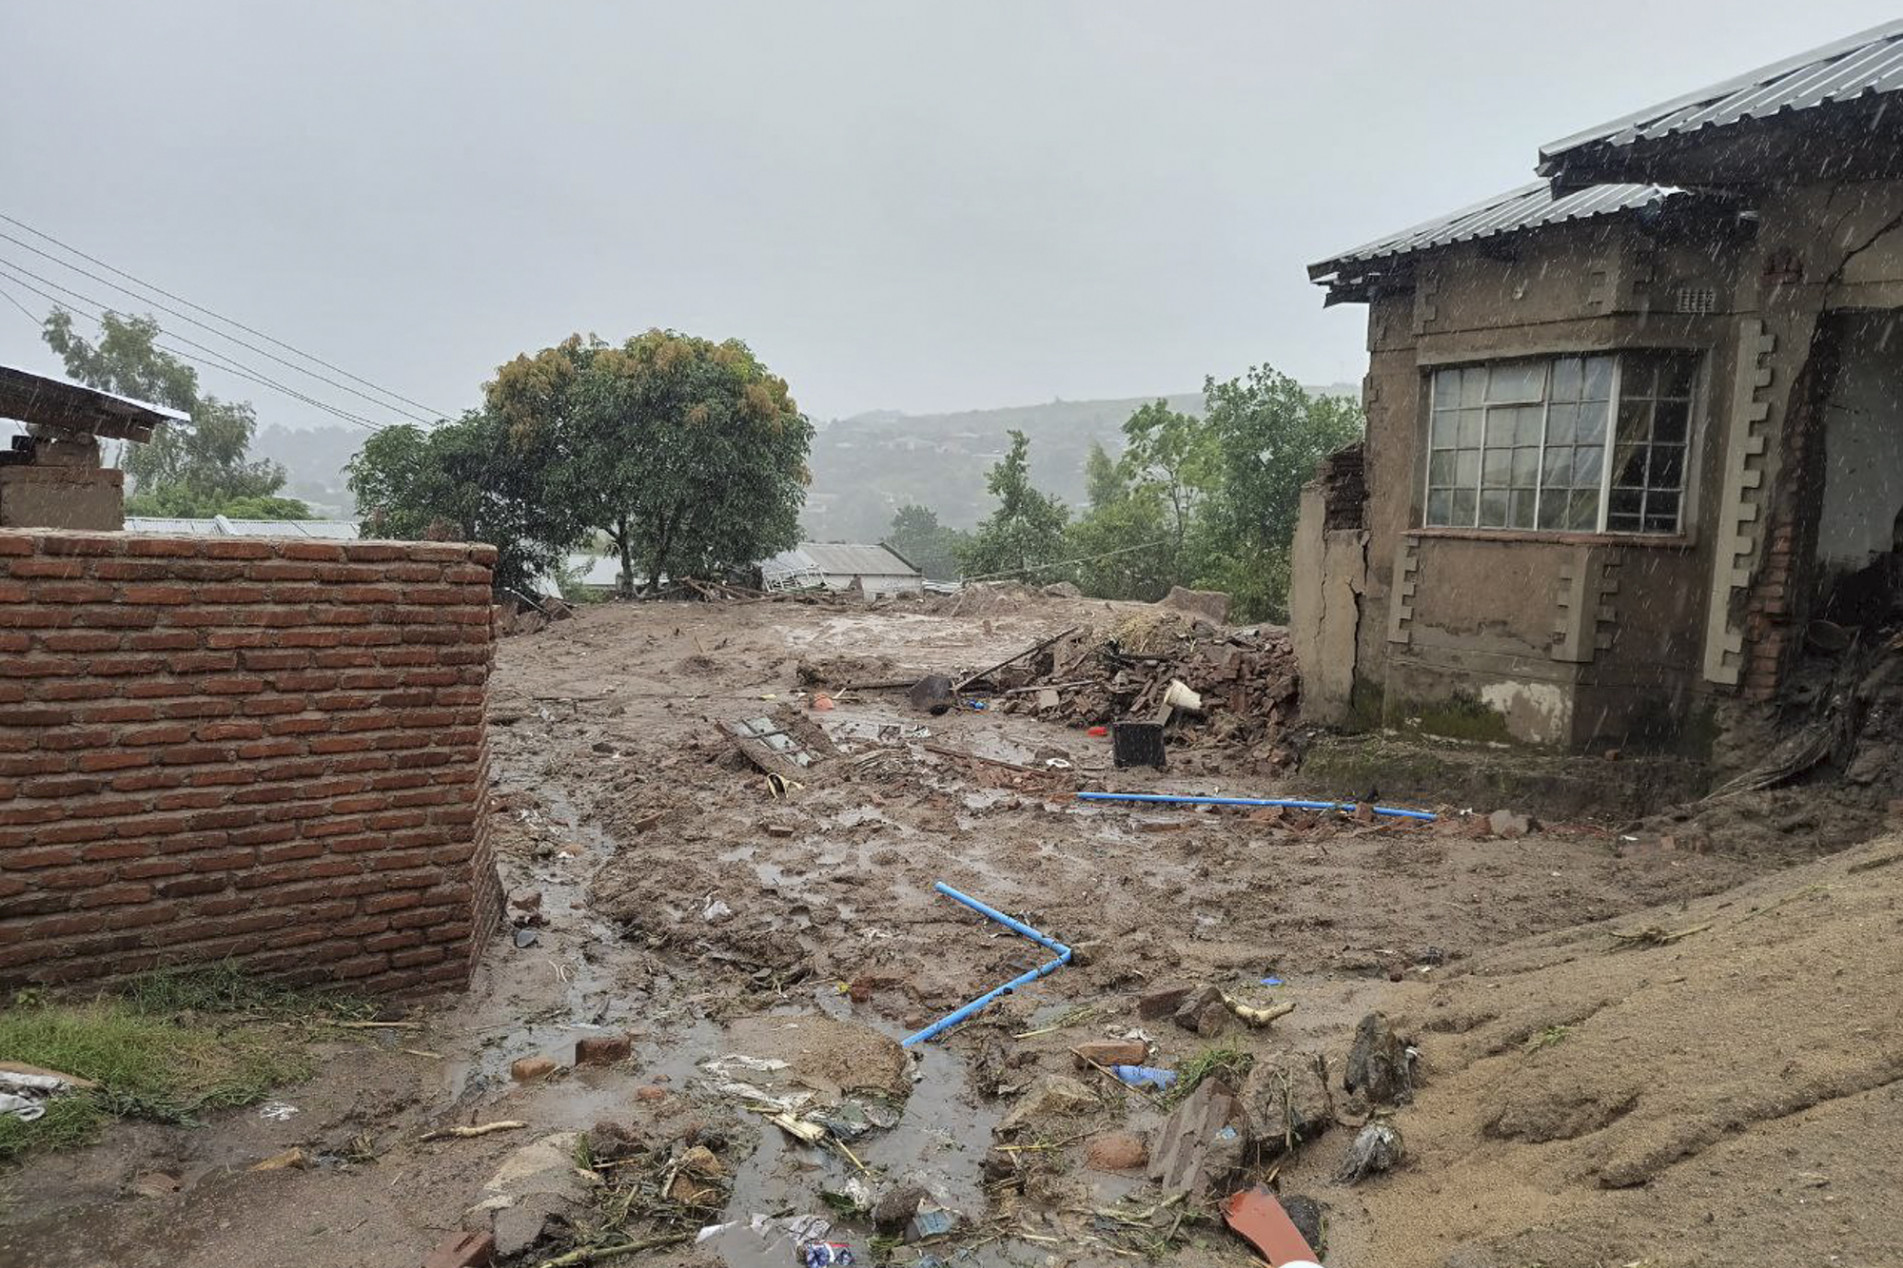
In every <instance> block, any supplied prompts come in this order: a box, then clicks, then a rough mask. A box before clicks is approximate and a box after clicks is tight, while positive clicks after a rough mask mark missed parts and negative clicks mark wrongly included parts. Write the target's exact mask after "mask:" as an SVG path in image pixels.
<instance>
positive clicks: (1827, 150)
mask: <svg viewBox="0 0 1903 1268" xmlns="http://www.w3.org/2000/svg"><path fill="white" fill-rule="evenodd" d="M1899 91H1903V22H1892V23H1889V24H1887V25H1885V26H1882V27H1878V28H1875V29H1873V30H1870V31H1866V32H1863V33H1862V34H1859V35H1856V36H1852V37H1850V38H1848V39H1845V40H1841V41H1838V42H1836V43H1834V44H1831V45H1827V46H1825V47H1823V48H1819V49H1815V50H1812V51H1810V52H1807V53H1802V54H1799V55H1797V56H1795V57H1791V58H1788V59H1786V60H1784V61H1781V62H1778V63H1776V64H1774V65H1771V66H1766V67H1763V68H1761V69H1759V70H1755V71H1751V72H1749V73H1748V74H1745V75H1741V76H1739V77H1738V78H1736V79H1732V80H1728V81H1726V82H1724V83H1720V84H1714V85H1712V86H1711V87H1709V88H1705V89H1701V90H1699V91H1697V92H1693V93H1689V94H1686V95H1685V96H1682V97H1677V98H1673V99H1671V100H1668V101H1664V102H1662V103H1660V104H1659V105H1656V106H1652V107H1649V108H1647V109H1644V110H1641V111H1638V112H1637V113H1635V114H1632V115H1629V116H1627V117H1625V118H1621V119H1616V120H1613V121H1611V122H1609V123H1606V124H1604V125H1602V126H1600V127H1596V128H1593V129H1590V130H1588V131H1585V132H1582V133H1579V134H1578V135H1575V136H1572V137H1568V138H1566V139H1564V140H1562V141H1558V142H1555V143H1554V144H1552V145H1549V146H1547V147H1546V148H1545V149H1544V150H1543V151H1542V152H1541V153H1540V156H1539V164H1538V168H1537V172H1538V175H1539V176H1540V177H1541V179H1540V180H1539V181H1537V182H1536V183H1533V184H1530V185H1526V186H1524V187H1522V188H1519V189H1515V190H1512V191H1510V192H1508V193H1506V194H1503V195H1500V196H1498V197H1496V198H1492V199H1489V200H1487V201H1486V202H1483V203H1480V204H1477V205H1475V206H1472V207H1469V208H1466V209H1464V210H1462V211H1458V212H1455V213H1453V214H1450V215H1447V216H1443V217H1441V218H1439V219H1436V220H1431V221H1428V222H1427V223H1424V224H1419V225H1416V226H1414V227H1412V228H1410V229H1407V230H1404V231H1403V232H1400V233H1396V234H1392V235H1390V236H1388V237H1384V238H1381V239H1379V240H1377V241H1374V242H1370V243H1366V244H1364V245H1362V246H1359V247H1356V248H1354V249H1352V250H1349V251H1345V252H1342V253H1340V254H1339V255H1336V256H1335V257H1333V258H1331V259H1328V260H1324V261H1321V262H1320V263H1318V264H1316V265H1314V266H1313V267H1312V268H1311V269H1310V275H1311V277H1312V278H1313V280H1315V281H1316V282H1317V283H1319V284H1320V285H1322V286H1323V287H1325V288H1326V289H1327V294H1328V302H1329V303H1331V304H1335V303H1344V302H1346V303H1358V304H1365V305H1366V306H1367V314H1368V341H1367V342H1368V348H1369V349H1370V362H1369V367H1368V376H1367V379H1366V384H1365V388H1364V393H1363V396H1364V402H1365V406H1366V411H1367V419H1368V430H1367V440H1366V449H1365V454H1364V453H1358V452H1349V453H1344V454H1341V455H1337V456H1336V458H1335V459H1334V460H1331V462H1330V463H1328V464H1327V465H1326V467H1325V469H1324V472H1323V473H1322V478H1321V479H1320V480H1318V481H1317V482H1316V483H1315V484H1314V485H1311V486H1310V488H1309V490H1308V491H1307V492H1306V493H1305V495H1304V502H1303V507H1302V516H1301V524H1300V527H1299V528H1298V530H1297V534H1296V541H1295V547H1294V577H1295V580H1294V592H1293V594H1292V597H1291V608H1292V609H1293V616H1294V620H1293V634H1294V637H1295V642H1296V650H1297V655H1298V657H1299V658H1300V659H1301V661H1302V696H1303V706H1304V711H1305V712H1307V713H1309V714H1310V715H1311V716H1313V717H1315V718H1316V720H1319V721H1340V722H1354V723H1359V724H1364V725H1365V724H1376V725H1379V724H1386V725H1390V726H1403V725H1404V726H1411V727H1418V728H1420V729H1422V730H1426V731H1432V732H1439V733H1442V734H1452V735H1466V736H1473V737H1478V738H1487V739H1499V740H1508V739H1511V740H1519V741H1524V742H1533V743H1539V744H1546V745H1552V746H1555V747H1560V748H1570V749H1590V748H1601V747H1603V748H1621V747H1626V746H1628V745H1630V744H1634V743H1641V742H1643V743H1649V744H1651V745H1655V746H1658V747H1662V748H1675V749H1678V750H1680V751H1682V752H1686V753H1688V754H1690V755H1693V756H1704V755H1706V754H1707V753H1708V752H1710V751H1712V745H1713V737H1714V736H1720V735H1723V734H1724V733H1725V732H1726V730H1727V729H1728V728H1729V727H1730V726H1731V725H1732V724H1733V723H1734V722H1739V721H1745V720H1748V719H1749V718H1750V717H1751V716H1753V715H1754V712H1755V711H1756V710H1759V709H1761V708H1762V705H1763V702H1767V701H1771V700H1772V699H1773V698H1774V697H1777V696H1778V695H1779V694H1780V693H1782V692H1783V691H1784V689H1785V688H1786V687H1787V686H1789V685H1790V684H1791V683H1792V682H1793V680H1794V674H1793V671H1794V669H1795V668H1796V666H1797V663H1798V661H1799V660H1800V659H1801V658H1802V656H1803V655H1804V653H1805V648H1806V642H1807V637H1809V636H1811V635H1812V634H1813V632H1814V631H1813V627H1812V625H1811V623H1812V621H1813V620H1816V619H1818V618H1822V619H1824V620H1827V621H1829V622H1832V623H1834V625H1835V627H1836V628H1838V629H1839V630H1841V627H1844V626H1877V627H1888V626H1892V625H1894V624H1895V623H1896V622H1897V620H1898V619H1899V616H1903V353H1899V348H1903V97H1899V95H1898V94H1899ZM1824 635H1825V636H1828V637H1838V635H1832V634H1831V633H1830V631H1829V630H1826V631H1824Z"/></svg>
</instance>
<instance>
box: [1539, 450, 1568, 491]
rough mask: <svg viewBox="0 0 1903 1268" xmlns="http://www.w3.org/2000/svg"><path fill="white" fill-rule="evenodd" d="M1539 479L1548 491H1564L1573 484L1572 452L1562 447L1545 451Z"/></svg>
mask: <svg viewBox="0 0 1903 1268" xmlns="http://www.w3.org/2000/svg"><path fill="white" fill-rule="evenodd" d="M1541 479H1542V481H1543V482H1544V483H1545V485H1546V487H1547V488H1549V489H1565V488H1570V487H1572V483H1573V451H1572V450H1571V449H1568V448H1567V447H1565V446H1564V445H1561V446H1559V447H1557V448H1549V449H1548V450H1547V451H1546V465H1545V468H1544V470H1543V471H1542V472H1541Z"/></svg>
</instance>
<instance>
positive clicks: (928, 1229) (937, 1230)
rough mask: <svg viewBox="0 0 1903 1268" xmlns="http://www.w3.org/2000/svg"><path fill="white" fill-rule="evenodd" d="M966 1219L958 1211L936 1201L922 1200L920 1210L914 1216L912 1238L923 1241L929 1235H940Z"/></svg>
mask: <svg viewBox="0 0 1903 1268" xmlns="http://www.w3.org/2000/svg"><path fill="white" fill-rule="evenodd" d="M962 1219H964V1216H962V1215H960V1214H959V1213H958V1212H957V1211H954V1210H952V1209H951V1208H949V1207H944V1206H939V1205H938V1204H937V1203H935V1202H920V1203H919V1204H918V1212H917V1213H916V1214H914V1215H913V1216H912V1238H913V1240H915V1241H923V1240H924V1239H925V1238H927V1237H940V1236H943V1235H944V1234H946V1233H949V1232H951V1231H952V1230H953V1229H955V1228H957V1227H958V1224H959V1221H961V1220H962Z"/></svg>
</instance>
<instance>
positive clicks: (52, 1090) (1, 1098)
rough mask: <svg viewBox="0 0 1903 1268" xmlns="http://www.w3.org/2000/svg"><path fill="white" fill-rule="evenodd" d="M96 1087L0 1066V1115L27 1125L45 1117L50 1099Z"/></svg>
mask: <svg viewBox="0 0 1903 1268" xmlns="http://www.w3.org/2000/svg"><path fill="white" fill-rule="evenodd" d="M98 1086H99V1085H98V1084H97V1083H94V1082H93V1081H92V1080H91V1079H82V1078H80V1077H79V1076H78V1075H76V1074H62V1073H60V1072H59V1071H58V1070H48V1069H44V1068H42V1067H40V1066H36V1065H22V1064H20V1063H17V1062H10V1061H9V1062H0V1114H11V1115H12V1116H13V1117H15V1118H17V1119H19V1120H20V1121H21V1122H23V1123H30V1122H32V1121H33V1120H34V1119H36V1118H38V1117H39V1116H40V1115H42V1114H44V1113H46V1102H47V1101H49V1100H51V1099H53V1098H54V1097H56V1096H60V1095H63V1094H65V1093H67V1092H82V1091H87V1090H89V1089H92V1088H96V1087H98Z"/></svg>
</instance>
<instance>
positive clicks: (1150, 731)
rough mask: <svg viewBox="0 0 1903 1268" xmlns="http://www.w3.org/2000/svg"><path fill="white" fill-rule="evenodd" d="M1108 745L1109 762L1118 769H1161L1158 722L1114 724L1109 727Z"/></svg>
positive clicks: (1160, 730)
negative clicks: (1149, 767) (1109, 749)
mask: <svg viewBox="0 0 1903 1268" xmlns="http://www.w3.org/2000/svg"><path fill="white" fill-rule="evenodd" d="M1110 744H1111V752H1110V760H1111V761H1112V762H1113V763H1115V764H1116V765H1117V766H1119V767H1123V766H1154V767H1156V768H1157V769H1158V770H1161V769H1163V765H1164V758H1163V724H1162V723H1160V722H1114V723H1112V724H1111V726H1110Z"/></svg>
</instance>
